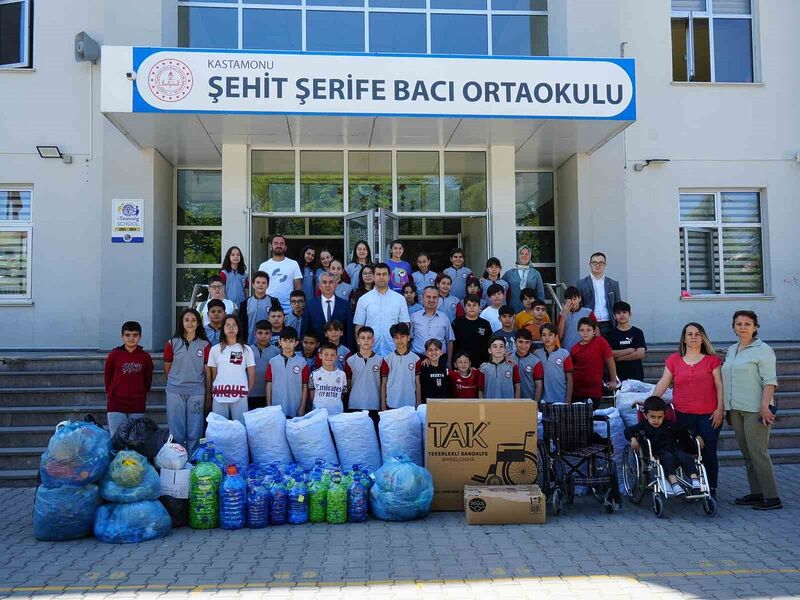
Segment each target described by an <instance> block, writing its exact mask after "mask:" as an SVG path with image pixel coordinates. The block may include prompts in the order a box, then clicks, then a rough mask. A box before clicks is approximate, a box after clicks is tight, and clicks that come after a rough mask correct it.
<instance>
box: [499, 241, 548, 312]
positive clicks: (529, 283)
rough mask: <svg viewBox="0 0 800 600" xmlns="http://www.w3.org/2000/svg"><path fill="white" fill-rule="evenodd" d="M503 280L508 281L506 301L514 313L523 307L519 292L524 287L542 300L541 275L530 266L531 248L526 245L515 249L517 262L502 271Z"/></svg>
mask: <svg viewBox="0 0 800 600" xmlns="http://www.w3.org/2000/svg"><path fill="white" fill-rule="evenodd" d="M503 280H504V281H506V282H507V283H508V295H509V300H508V303H509V304H510V305H511V307H512V308H513V309H514V312H515V313H518V312H520V311H521V310H523V309H524V308H525V307H524V306H522V299H521V298H520V296H519V294H520V292H521V291H522V290H524V289H525V288H530V289H532V290H533V291H534V292H535V293H536V297H537V298H540V299H542V300H544V283H543V282H542V275H541V273H539V271H537V270H536V269H535V268H534V267H532V266H531V249H530V247H528V246H520V247H519V250H517V264H516V265H514V267H512V268H511V269H509V270H508V271H506V272H505V273H503Z"/></svg>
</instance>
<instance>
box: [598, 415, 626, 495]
mask: <svg viewBox="0 0 800 600" xmlns="http://www.w3.org/2000/svg"><path fill="white" fill-rule="evenodd" d="M594 414H596V415H603V416H606V417H608V419H609V424H610V425H611V445H612V446H613V448H614V453H613V454H612V458H613V459H614V464H615V465H616V467H617V484H618V485H619V490H620V492H621V493H624V486H623V485H622V453H623V451H624V450H625V445H626V444H627V443H628V441H627V440H626V439H625V422H624V421H623V420H622V417H621V416H620V413H619V411H618V410H617V409H616V408H613V407H612V408H604V409H600V410H596V411H594ZM594 431H595V433H597V434H598V435H601V436H603V437H606V436H607V435H608V427H607V426H606V423H605V421H595V422H594Z"/></svg>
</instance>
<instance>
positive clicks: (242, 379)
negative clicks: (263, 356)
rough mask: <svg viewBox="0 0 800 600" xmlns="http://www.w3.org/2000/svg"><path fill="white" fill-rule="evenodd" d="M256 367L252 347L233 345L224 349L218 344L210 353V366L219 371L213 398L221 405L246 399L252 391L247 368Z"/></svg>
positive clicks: (213, 388)
mask: <svg viewBox="0 0 800 600" xmlns="http://www.w3.org/2000/svg"><path fill="white" fill-rule="evenodd" d="M255 365H256V361H255V357H254V356H253V351H252V350H251V349H250V346H242V345H241V344H233V345H232V346H225V348H223V347H222V345H221V344H217V345H216V346H213V347H212V348H211V351H210V352H209V353H208V366H209V367H212V368H216V369H217V376H216V377H215V378H214V381H213V382H212V384H211V396H212V398H213V399H214V401H216V402H219V403H220V404H231V403H233V402H237V401H239V400H242V399H246V398H247V395H248V393H249V392H250V389H249V388H248V387H247V368H248V367H254V366H255Z"/></svg>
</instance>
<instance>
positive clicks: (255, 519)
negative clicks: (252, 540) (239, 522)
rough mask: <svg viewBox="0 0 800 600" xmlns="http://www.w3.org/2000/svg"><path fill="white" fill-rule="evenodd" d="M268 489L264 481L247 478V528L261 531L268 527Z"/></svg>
mask: <svg viewBox="0 0 800 600" xmlns="http://www.w3.org/2000/svg"><path fill="white" fill-rule="evenodd" d="M269 502H270V496H269V488H268V487H267V486H266V485H265V484H264V481H263V480H261V481H259V480H258V479H256V478H253V477H251V478H249V479H248V482H247V526H248V527H249V528H251V529H261V528H262V527H266V526H267V525H269Z"/></svg>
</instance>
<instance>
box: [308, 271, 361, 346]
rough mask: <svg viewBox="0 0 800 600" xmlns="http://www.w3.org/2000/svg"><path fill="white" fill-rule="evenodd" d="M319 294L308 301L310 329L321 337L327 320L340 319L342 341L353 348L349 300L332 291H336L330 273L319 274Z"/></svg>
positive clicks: (334, 280) (334, 282)
mask: <svg viewBox="0 0 800 600" xmlns="http://www.w3.org/2000/svg"><path fill="white" fill-rule="evenodd" d="M318 282H319V290H320V292H321V293H320V295H319V296H318V297H314V298H312V299H311V300H310V301H309V302H308V315H309V321H310V323H309V325H310V328H311V331H313V332H314V333H316V334H317V336H318V337H319V338H320V339H323V337H324V336H323V328H324V327H325V323H327V322H328V321H333V320H336V321H340V322H341V323H342V325H344V332H345V335H344V339H343V340H342V343H343V344H344V345H345V346H347V347H348V348H350V349H351V350H352V349H353V338H352V332H353V327H352V318H353V317H352V315H351V314H350V302H349V301H348V300H343V299H342V298H339V297H338V296H336V294H335V293H334V292H335V291H336V277H334V276H333V274H331V273H327V272H326V273H323V274H322V275H320V276H319V279H318Z"/></svg>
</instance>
